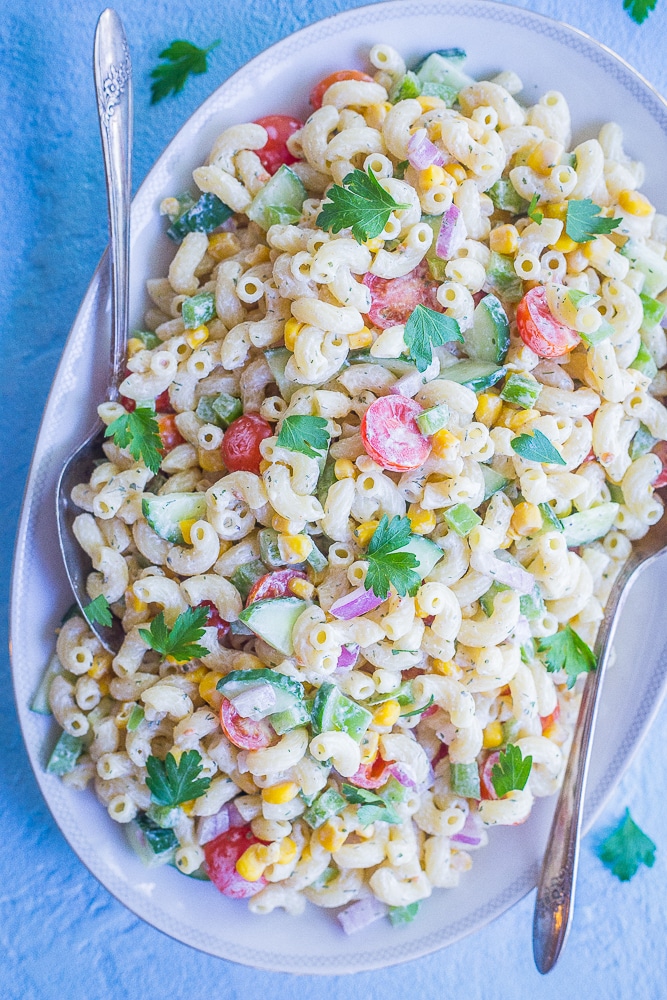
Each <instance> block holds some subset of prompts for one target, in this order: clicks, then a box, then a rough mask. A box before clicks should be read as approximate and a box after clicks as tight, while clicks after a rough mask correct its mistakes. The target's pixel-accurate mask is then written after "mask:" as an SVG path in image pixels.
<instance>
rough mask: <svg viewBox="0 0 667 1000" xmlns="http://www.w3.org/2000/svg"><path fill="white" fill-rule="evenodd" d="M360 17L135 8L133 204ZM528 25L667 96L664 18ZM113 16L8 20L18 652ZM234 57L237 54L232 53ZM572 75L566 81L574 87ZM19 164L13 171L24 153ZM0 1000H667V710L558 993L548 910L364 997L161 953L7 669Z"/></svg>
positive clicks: (10, 517)
mask: <svg viewBox="0 0 667 1000" xmlns="http://www.w3.org/2000/svg"><path fill="white" fill-rule="evenodd" d="M355 6H358V4H355V3H354V2H353V0H352V2H350V0H320V2H319V3H318V4H317V5H316V6H315V5H310V4H308V3H307V2H306V0H291V2H290V0H246V2H245V3H243V4H233V5H232V4H231V3H230V2H229V0H222V2H219V3H214V2H213V0H180V2H178V3H176V2H174V0H171V2H169V0H152V2H151V3H150V4H148V3H142V2H141V0H118V2H117V9H118V10H119V13H120V14H121V17H122V18H123V21H124V23H125V27H126V31H127V34H128V37H129V39H130V43H131V48H132V57H133V63H134V68H135V100H136V113H135V155H134V177H135V184H136V183H138V182H139V181H140V180H141V179H142V178H143V177H144V175H145V174H146V172H147V170H148V169H149V167H150V165H151V164H152V163H153V161H154V160H155V158H156V157H157V156H158V154H159V153H160V151H161V150H162V148H163V147H164V145H165V144H166V142H167V141H168V140H169V138H170V137H171V136H172V135H173V133H174V132H175V131H176V130H177V129H178V128H179V127H180V125H181V124H182V123H183V122H184V121H185V120H186V119H187V118H188V116H189V115H190V114H191V113H192V111H193V110H194V109H195V108H196V107H197V106H198V105H199V104H200V103H201V101H202V100H203V99H204V98H205V97H206V96H207V94H208V93H209V92H210V91H211V89H213V88H214V87H215V86H217V85H218V84H219V83H221V82H222V81H223V80H224V79H225V78H226V77H227V76H228V75H229V74H230V73H231V72H233V71H234V70H235V69H237V68H238V67H239V66H240V65H241V64H243V63H244V62H245V61H246V60H247V59H249V58H251V57H252V56H254V55H256V54H257V53H258V52H260V51H261V50H262V49H263V48H264V47H265V46H266V45H268V44H270V43H272V42H274V41H277V40H278V39H280V38H282V37H284V36H285V35H287V34H289V33H290V32H291V31H294V30H296V29H297V28H300V27H302V26H304V25H306V24H308V23H310V22H311V21H313V20H316V19H317V18H318V17H324V16H326V15H329V14H333V13H336V12H337V11H340V10H344V9H347V8H351V7H355ZM521 6H524V7H528V8H531V9H533V10H536V11H539V12H540V13H544V14H551V15H553V16H557V17H559V18H560V19H562V20H564V21H567V22H568V23H570V24H573V25H575V26H577V27H580V28H582V29H583V30H585V31H588V32H589V33H590V34H592V35H594V36H595V37H596V38H598V39H599V40H600V41H602V42H604V43H605V44H607V45H608V46H610V47H611V48H613V49H614V50H616V51H617V52H618V53H620V54H621V55H622V56H623V57H624V58H626V59H627V60H628V61H629V62H630V63H631V64H633V65H634V66H635V67H636V68H637V69H638V70H639V71H640V72H641V73H643V74H644V75H645V76H646V77H647V78H648V79H649V80H650V81H651V82H652V83H653V84H654V85H655V86H656V87H657V88H658V89H659V90H661V91H662V92H663V93H667V65H666V64H665V62H664V55H663V46H662V45H661V44H660V40H661V39H663V40H664V39H665V37H667V0H658V9H657V10H656V12H655V13H654V14H653V15H651V18H650V19H649V21H648V22H646V24H644V26H643V27H638V26H636V25H635V24H634V23H633V22H632V21H631V20H630V18H629V17H628V16H627V15H626V14H624V12H623V10H622V8H621V0H589V2H588V3H587V4H581V3H580V2H579V0H552V2H548V0H532V2H529V3H523V4H521ZM100 7H101V5H100V4H98V3H91V2H90V0H80V2H79V3H76V4H75V3H72V2H71V0H51V3H49V4H48V5H46V4H43V3H38V2H37V0H24V2H21V0H5V4H4V5H3V13H2V16H1V18H0V53H1V56H0V65H2V66H3V72H2V74H1V76H0V122H1V123H2V126H1V127H2V154H1V155H0V192H2V209H3V213H2V214H3V224H2V240H1V241H0V275H2V280H1V281H0V317H2V323H1V327H2V358H3V367H4V369H5V374H4V377H3V382H2V384H3V400H2V410H1V411H0V440H1V441H2V443H3V460H4V464H5V468H4V469H3V480H4V484H5V485H4V491H3V492H4V496H3V500H4V503H3V510H4V525H5V527H4V531H3V538H4V539H5V541H4V543H3V545H2V551H1V556H2V572H1V573H0V587H1V591H0V600H1V602H2V608H1V609H0V610H1V613H2V614H1V617H2V622H1V624H0V628H1V629H2V648H3V649H5V648H6V641H5V630H6V624H5V622H6V606H7V591H8V580H9V570H10V562H11V547H12V540H13V535H14V530H15V524H16V519H17V517H18V512H19V507H20V502H21V493H22V490H23V484H24V481H25V476H26V473H27V470H28V466H29V461H30V454H31V450H32V446H33V442H34V438H35V435H36V433H37V428H38V424H39V419H40V414H41V410H42V407H43V405H44V401H45V399H46V396H47V392H48V389H49V385H50V382H51V379H52V377H53V373H54V371H55V368H56V365H57V362H58V359H59V357H60V353H61V350H62V346H63V344H64V341H65V337H66V334H67V331H68V329H69V327H70V325H71V323H72V320H73V319H74V315H75V312H76V309H77V306H78V303H79V301H80V299H81V297H82V295H83V293H84V291H85V288H86V286H87V284H88V281H89V278H90V275H91V273H92V271H93V268H94V266H95V264H96V262H97V260H98V258H99V256H100V254H101V252H102V250H103V248H104V245H105V243H106V219H105V211H106V209H105V196H104V188H103V181H102V170H101V161H100V152H99V139H98V132H97V122H96V115H95V106H94V99H93V89H92V78H91V69H90V52H91V48H92V37H93V32H94V27H95V22H96V19H97V16H98V14H99V10H100ZM218 36H219V37H222V39H223V44H222V45H221V47H220V48H219V49H218V50H217V51H216V53H215V57H214V59H213V61H212V67H211V71H210V72H209V74H208V75H207V76H203V77H198V78H195V79H193V80H191V81H190V82H189V83H188V84H187V86H186V89H185V92H184V93H183V94H181V95H179V96H178V97H177V98H175V99H169V100H166V101H165V102H164V103H163V104H161V105H158V106H157V107H155V108H150V107H149V105H148V72H149V70H150V68H152V66H153V65H155V63H156V57H157V53H158V52H159V51H160V49H162V48H163V47H164V46H165V45H166V44H167V43H168V42H169V41H171V40H172V39H173V38H177V37H181V38H182V37H185V38H188V39H191V40H192V41H195V42H197V43H198V44H201V45H206V44H208V43H209V42H210V41H212V40H213V39H214V38H216V37H218ZM228 38H229V39H233V42H227V39H228ZM563 72H565V68H564V69H563ZM7 151H9V154H8V153H7ZM0 671H1V674H0V676H1V682H2V690H3V692H4V696H3V697H2V699H0V731H1V732H2V733H3V741H2V752H1V753H0V787H2V796H0V913H1V914H2V916H1V919H0V953H1V957H0V996H1V997H2V1000H51V998H56V997H58V998H60V997H68V998H69V1000H98V998H99V1000H102V998H105V1000H116V998H121V997H122V998H128V997H129V998H135V997H137V998H138V997H142V998H143V997H148V998H149V1000H152V998H157V997H165V998H181V997H186V996H188V997H191V996H195V997H206V996H213V997H223V998H225V1000H237V998H239V1000H240V998H244V1000H246V998H248V997H251V998H253V997H256V996H261V995H272V996H273V997H274V998H275V1000H287V998H288V997H289V998H291V997H292V996H296V995H297V991H298V995H299V996H301V997H303V998H304V1000H309V998H315V997H318V998H319V997H321V996H322V994H323V993H326V995H327V996H328V997H329V998H330V1000H339V998H341V1000H342V998H343V997H348V996H355V997H359V998H361V1000H375V998H377V1000H390V998H394V997H402V996H404V995H408V994H409V995H411V996H415V997H420V998H424V1000H431V998H433V1000H435V998H438V1000H441V998H444V997H450V996H451V997H454V998H455V997H465V998H467V1000H481V998H484V1000H486V998H493V1000H505V998H507V1000H523V998H528V997H531V998H533V997H537V998H540V1000H541V998H544V1000H550V998H557V997H558V998H561V997H572V996H577V997H580V998H583V1000H588V998H593V997H595V998H598V997H599V998H607V997H611V996H615V997H630V996H632V997H633V998H635V1000H659V998H662V997H665V996H667V985H666V980H665V972H666V971H667V947H666V945H665V929H664V928H665V898H667V870H666V866H665V862H666V859H667V836H666V835H665V832H664V829H665V827H664V820H663V816H664V806H663V803H664V802H665V801H667V753H666V752H665V748H664V738H663V733H664V731H665V728H666V727H667V706H663V709H662V710H661V712H660V714H659V716H658V719H657V720H656V723H655V725H654V727H653V729H652V731H651V733H650V735H649V737H648V739H647V740H646V742H645V744H644V746H643V748H642V749H641V751H640V753H639V755H638V757H637V759H636V760H635V762H634V764H633V765H632V767H631V769H630V771H629V772H628V774H627V775H626V777H625V779H624V780H623V782H622V784H621V785H620V787H619V788H618V790H617V791H616V793H615V795H614V797H613V799H612V802H611V804H610V805H609V807H608V808H607V810H606V812H605V814H604V816H603V817H602V819H601V820H600V822H599V823H598V824H597V827H596V829H595V830H594V832H593V833H592V834H591V835H590V836H589V837H588V838H587V839H586V841H585V842H584V847H583V852H582V863H581V874H580V881H579V895H578V901H577V911H576V921H575V927H574V931H573V934H572V938H571V940H570V942H569V944H568V947H567V950H566V952H565V954H564V957H563V958H562V960H561V962H560V964H559V965H558V967H557V969H556V970H555V971H554V972H553V973H552V974H551V976H549V977H548V978H546V979H542V978H541V977H540V976H539V975H538V974H537V973H536V972H535V970H534V967H533V964H532V958H531V943H530V933H531V922H532V906H533V898H532V896H531V897H529V898H528V899H526V900H524V901H523V902H522V903H520V904H519V905H517V906H516V907H515V908H514V909H513V910H511V911H510V912H509V913H507V914H505V915H504V916H503V917H501V918H500V919H499V920H497V921H495V922H494V923H493V924H492V925H490V926H489V927H487V928H485V929H484V930H482V931H480V932H479V933H477V934H475V935H474V936H472V937H469V938H467V939H465V940H464V941H461V942H459V943H458V944H456V945H454V946H453V947H451V948H449V949H448V950H446V951H444V952H440V953H439V954H436V955H433V956H431V957H429V958H426V959H423V960H421V961H419V962H413V963H410V964H409V965H405V966H400V967H397V968H393V969H391V970H388V971H386V972H375V973H368V974H359V975H357V976H355V977H354V978H353V979H350V978H347V977H332V978H330V979H328V980H326V981H323V980H321V979H319V978H314V977H303V978H300V979H298V980H297V979H295V978H293V977H290V976H287V975H278V974H276V975H272V974H269V973H266V972H255V971H253V970H250V969H246V968H243V967H241V966H237V965H233V964H231V963H227V962H223V961H221V960H218V959H215V958H211V957H209V956H206V955H202V954H200V953H198V952H195V951H193V950H191V949H190V948H187V947H185V946H184V945H181V944H178V943H176V942H173V941H171V940H170V939H168V938H166V937H164V936H163V935H162V934H160V933H159V932H158V931H156V930H154V929H153V928H151V927H149V926H147V925H146V924H144V923H142V922H141V921H139V920H138V919H137V918H136V917H134V916H133V914H131V913H130V912H129V911H127V910H126V909H125V908H124V907H123V906H121V905H120V904H119V903H117V902H116V901H115V900H114V899H112V898H111V896H109V894H108V893H107V891H106V890H105V889H103V888H102V887H101V886H100V885H99V884H98V883H97V882H96V881H95V879H94V878H93V877H92V876H91V875H90V874H89V873H88V872H87V871H86V869H84V868H83V866H82V865H81V864H80V863H79V862H78V860H77V859H76V858H75V856H74V855H73V853H72V852H71V850H70V849H69V847H68V846H67V844H66V843H65V841H64V839H63V837H62V836H61V834H60V833H59V831H58V830H57V828H56V827H55V825H54V823H53V821H52V819H51V817H50V814H49V813H48V810H47V809H46V806H45V805H44V802H43V801H42V798H41V796H40V794H39V791H38V789H37V786H36V783H35V781H34V778H33V776H32V773H31V771H30V767H29V765H28V761H27V757H26V755H25V753H24V749H23V743H22V739H21V735H20V732H19V730H18V726H17V722H16V715H15V710H14V705H13V701H12V697H11V693H10V692H11V686H10V681H9V671H8V663H7V660H6V659H3V662H2V663H1V664H0ZM626 805H629V806H630V808H631V810H632V813H633V815H634V817H635V818H636V820H637V821H638V822H639V823H640V824H641V826H642V827H643V828H644V829H645V830H646V831H647V832H648V833H649V834H651V835H652V836H653V838H654V839H655V840H656V841H657V843H658V855H657V861H656V865H655V867H654V869H653V870H652V871H648V870H646V869H643V870H641V871H640V872H639V874H638V875H637V876H636V877H635V879H633V881H632V882H630V883H629V884H621V883H619V882H618V881H617V880H616V879H614V878H613V877H612V876H610V874H609V873H608V872H607V871H606V869H604V868H603V866H602V865H601V864H600V862H599V861H598V860H597V858H596V856H595V853H594V847H595V845H596V843H598V842H599V841H600V839H601V838H602V836H603V834H604V832H605V830H608V829H609V828H610V826H611V825H613V824H614V823H615V822H616V820H617V819H618V818H619V817H620V816H621V814H622V811H623V808H624V807H625V806H626Z"/></svg>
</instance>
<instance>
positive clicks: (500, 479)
mask: <svg viewBox="0 0 667 1000" xmlns="http://www.w3.org/2000/svg"><path fill="white" fill-rule="evenodd" d="M480 468H481V470H482V477H483V479H484V496H483V497H482V503H484V501H485V500H488V499H489V497H492V496H493V494H494V493H498V491H499V490H502V489H504V488H505V487H506V486H507V484H508V483H509V479H508V478H507V477H506V476H501V475H500V473H499V472H496V470H495V469H492V468H491V466H490V465H480Z"/></svg>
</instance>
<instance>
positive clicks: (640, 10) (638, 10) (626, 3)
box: [623, 0, 658, 24]
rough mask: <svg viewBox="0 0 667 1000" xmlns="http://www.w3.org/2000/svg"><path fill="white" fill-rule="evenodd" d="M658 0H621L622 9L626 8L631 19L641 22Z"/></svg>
mask: <svg viewBox="0 0 667 1000" xmlns="http://www.w3.org/2000/svg"><path fill="white" fill-rule="evenodd" d="M657 2H658V0H623V10H627V12H628V14H629V15H630V17H631V18H632V20H633V21H636V22H637V24H643V23H644V21H645V20H646V18H647V17H648V16H649V14H650V13H651V11H652V10H655V6H656V4H657Z"/></svg>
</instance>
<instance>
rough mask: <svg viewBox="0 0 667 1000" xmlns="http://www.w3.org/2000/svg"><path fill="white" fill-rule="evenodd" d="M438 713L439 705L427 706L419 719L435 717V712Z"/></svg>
mask: <svg viewBox="0 0 667 1000" xmlns="http://www.w3.org/2000/svg"><path fill="white" fill-rule="evenodd" d="M439 711H440V706H439V705H429V706H428V708H425V709H424V711H423V712H422V714H421V715H420V718H421V719H428V718H429V716H431V715H435V714H436V712H439Z"/></svg>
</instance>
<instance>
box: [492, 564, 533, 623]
mask: <svg viewBox="0 0 667 1000" xmlns="http://www.w3.org/2000/svg"><path fill="white" fill-rule="evenodd" d="M512 564H513V565H518V563H517V562H516V560H514V559H512ZM509 589H510V588H509V587H508V586H507V584H505V583H499V582H498V580H494V581H493V583H492V584H491V586H490V587H489V589H488V590H487V591H486V593H485V594H482V596H481V597H480V599H479V603H480V606H481V608H482V610H483V612H484V614H485V615H486V616H487V617H489V618H490V617H491V615H492V614H493V602H494V601H495V599H496V594H500V593H501V591H503V590H509ZM519 609H520V611H521V614H522V615H523V616H524V618H527V619H528V621H533V619H534V618H539V616H540V615H542V614H544V611H545V607H544V600H543V598H542V592H541V591H540V589H539V587H538V586H537V584H535V586H534V587H533V589H532V590H531V592H530V594H521V596H520V598H519Z"/></svg>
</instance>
